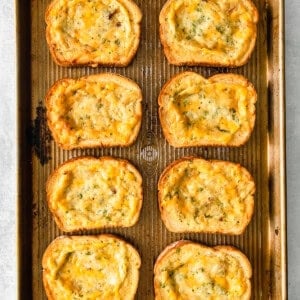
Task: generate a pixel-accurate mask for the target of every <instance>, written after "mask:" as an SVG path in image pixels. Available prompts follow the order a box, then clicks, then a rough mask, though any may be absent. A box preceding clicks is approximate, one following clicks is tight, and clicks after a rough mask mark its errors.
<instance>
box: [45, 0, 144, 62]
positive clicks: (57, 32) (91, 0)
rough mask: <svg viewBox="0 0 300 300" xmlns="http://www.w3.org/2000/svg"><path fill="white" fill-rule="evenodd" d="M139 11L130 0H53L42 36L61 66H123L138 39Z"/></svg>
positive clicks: (130, 56) (131, 55) (135, 48)
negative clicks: (43, 35)
mask: <svg viewBox="0 0 300 300" xmlns="http://www.w3.org/2000/svg"><path fill="white" fill-rule="evenodd" d="M141 19H142V13H141V11H140V9H139V8H138V6H137V5H136V4H135V2H134V1H133V0H111V1H107V0H84V1H83V0H72V1H70V0H54V1H53V2H52V3H51V4H50V5H49V7H48V9H47V11H46V15H45V20H46V24H47V27H46V38H47V43H48V46H49V49H50V52H51V54H52V57H53V59H54V61H55V62H56V63H57V64H58V65H61V66H79V65H89V66H92V67H96V66H98V65H101V66H118V67H124V66H127V65H128V64H129V63H130V62H131V60H132V59H133V57H134V55H135V53H136V51H137V48H138V45H139V41H140V22H141Z"/></svg>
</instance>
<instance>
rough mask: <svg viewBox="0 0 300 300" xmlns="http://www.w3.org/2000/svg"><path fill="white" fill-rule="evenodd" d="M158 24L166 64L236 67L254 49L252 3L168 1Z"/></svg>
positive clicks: (234, 0)
mask: <svg viewBox="0 0 300 300" xmlns="http://www.w3.org/2000/svg"><path fill="white" fill-rule="evenodd" d="M159 22H160V39H161V42H162V44H163V47H164V52H165V55H166V57H167V59H168V61H169V63H171V64H175V65H190V66H196V65H203V66H223V67H237V66H241V65H244V64H245V63H246V62H247V61H248V60H249V58H250V55H251V53H252V51H253V49H254V46H255V42H256V31H257V28H256V27H257V26H256V25H257V22H258V11H257V9H256V7H255V6H254V4H253V2H252V1H251V0H229V1H228V0H208V1H204V0H203V1H200V0H187V1H186V0H169V1H167V2H166V4H165V5H164V7H163V9H162V10H161V13H160V16H159Z"/></svg>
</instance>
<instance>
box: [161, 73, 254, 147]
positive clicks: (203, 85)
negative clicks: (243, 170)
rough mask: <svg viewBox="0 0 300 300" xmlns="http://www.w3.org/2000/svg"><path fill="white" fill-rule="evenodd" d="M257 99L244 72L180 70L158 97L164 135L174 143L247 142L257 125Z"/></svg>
mask: <svg viewBox="0 0 300 300" xmlns="http://www.w3.org/2000/svg"><path fill="white" fill-rule="evenodd" d="M256 99H257V95H256V91H255V89H254V87H253V85H252V84H251V83H250V82H249V81H248V80H247V79H246V78H245V77H243V76H241V75H235V74H218V75H215V76H212V77H210V78H209V79H205V78H203V77H202V76H201V75H199V74H197V73H194V72H184V73H181V74H178V75H176V76H175V77H173V78H172V79H171V80H169V82H167V83H166V84H165V86H164V87H163V88H162V91H161V92H160V95H159V98H158V104H159V117H160V122H161V125H162V128H163V132H164V135H165V137H166V139H167V140H168V142H169V143H170V144H171V145H172V146H174V147H191V146H217V145H219V146H240V145H243V144H244V143H246V141H247V140H248V139H249V137H250V135H251V132H252V130H253V128H254V124H255V103H256Z"/></svg>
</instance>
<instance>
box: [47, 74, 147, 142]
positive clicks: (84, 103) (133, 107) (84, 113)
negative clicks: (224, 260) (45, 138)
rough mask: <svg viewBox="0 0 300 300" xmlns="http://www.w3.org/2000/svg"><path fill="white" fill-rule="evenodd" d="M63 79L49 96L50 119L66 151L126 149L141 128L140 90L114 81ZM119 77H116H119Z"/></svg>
mask: <svg viewBox="0 0 300 300" xmlns="http://www.w3.org/2000/svg"><path fill="white" fill-rule="evenodd" d="M110 76H112V79H111V81H109V80H103V81H102V80H101V79H100V80H99V81H88V80H86V79H78V80H72V79H67V80H62V81H60V82H59V83H58V84H57V85H56V87H55V90H54V92H53V94H52V95H51V96H50V99H49V101H48V102H49V103H48V105H47V109H48V115H47V116H48V119H49V123H50V124H49V125H50V129H51V130H52V132H53V133H54V134H53V135H54V138H55V140H56V141H57V142H58V143H59V144H61V145H62V146H63V147H64V148H78V147H93V146H101V145H104V146H118V145H121V146H127V145H129V144H132V143H133V141H134V140H135V138H136V136H137V134H138V131H139V128H140V125H141V114H142V109H141V100H142V95H141V91H140V89H139V88H138V87H137V86H136V85H135V84H134V85H133V84H128V82H127V81H126V82H124V83H120V82H117V81H115V80H114V75H110ZM116 77H117V76H116Z"/></svg>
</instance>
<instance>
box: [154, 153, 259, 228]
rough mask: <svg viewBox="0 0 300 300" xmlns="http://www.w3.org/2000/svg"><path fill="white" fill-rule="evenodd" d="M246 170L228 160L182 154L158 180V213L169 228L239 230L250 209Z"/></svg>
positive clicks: (250, 185) (249, 181)
mask: <svg viewBox="0 0 300 300" xmlns="http://www.w3.org/2000/svg"><path fill="white" fill-rule="evenodd" d="M254 192H255V183H254V181H253V178H252V176H251V175H250V173H249V172H248V171H247V170H246V169H245V168H243V167H242V166H240V165H239V164H235V163H232V162H228V161H220V160H212V161H208V160H204V159H201V158H196V157H185V158H182V159H179V160H177V161H175V162H173V163H172V164H170V165H169V166H168V167H167V168H166V169H165V170H164V172H163V173H162V174H161V176H160V179H159V182H158V202H159V208H160V212H161V217H162V220H163V222H164V224H165V225H166V227H167V229H168V230H169V231H172V232H205V233H223V234H241V233H243V231H244V230H245V228H246V227H247V225H248V224H249V222H250V220H251V217H252V214H253V210H254Z"/></svg>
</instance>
